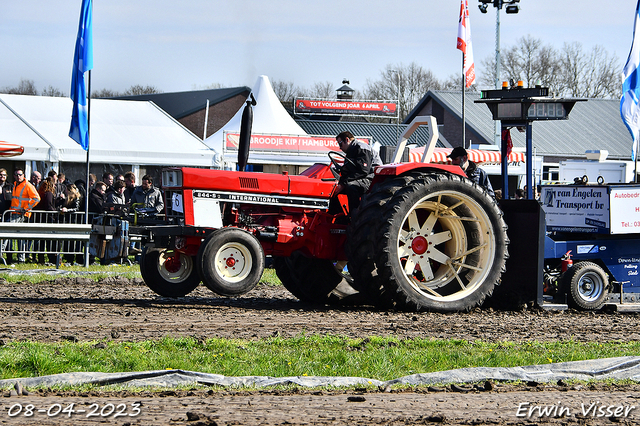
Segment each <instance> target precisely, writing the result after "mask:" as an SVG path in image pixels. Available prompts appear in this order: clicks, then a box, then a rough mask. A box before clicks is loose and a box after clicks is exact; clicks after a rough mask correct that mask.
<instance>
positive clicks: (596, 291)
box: [561, 262, 609, 311]
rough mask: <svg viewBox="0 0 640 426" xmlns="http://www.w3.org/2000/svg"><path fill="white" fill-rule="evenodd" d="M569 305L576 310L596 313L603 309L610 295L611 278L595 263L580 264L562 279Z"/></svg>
mask: <svg viewBox="0 0 640 426" xmlns="http://www.w3.org/2000/svg"><path fill="white" fill-rule="evenodd" d="M561 281H562V287H563V288H564V289H565V290H566V292H567V303H568V304H569V306H571V307H572V308H575V309H580V310H584V311H594V310H597V309H600V308H602V305H604V302H605V300H606V299H607V294H608V293H609V277H608V275H607V273H606V272H605V271H604V269H602V268H601V267H600V266H598V265H596V264H595V263H593V262H578V263H576V264H575V265H573V267H572V268H569V269H568V270H567V271H566V272H565V273H564V274H562V277H561Z"/></svg>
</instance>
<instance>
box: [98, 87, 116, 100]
mask: <svg viewBox="0 0 640 426" xmlns="http://www.w3.org/2000/svg"><path fill="white" fill-rule="evenodd" d="M116 96H120V93H118V92H116V91H113V90H110V89H101V90H94V91H93V93H92V94H91V97H92V98H94V99H100V98H115V97H116Z"/></svg>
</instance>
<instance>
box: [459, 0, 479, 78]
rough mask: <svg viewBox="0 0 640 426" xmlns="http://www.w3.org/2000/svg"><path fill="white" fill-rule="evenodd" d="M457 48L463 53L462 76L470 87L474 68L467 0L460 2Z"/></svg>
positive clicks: (474, 76) (474, 73) (474, 75)
mask: <svg viewBox="0 0 640 426" xmlns="http://www.w3.org/2000/svg"><path fill="white" fill-rule="evenodd" d="M458 49H460V50H461V51H462V54H463V55H464V77H465V82H466V87H471V85H472V84H473V82H474V81H476V69H475V65H474V63H473V50H472V49H471V25H470V24H469V5H468V4H467V0H462V1H461V2H460V20H459V22H458Z"/></svg>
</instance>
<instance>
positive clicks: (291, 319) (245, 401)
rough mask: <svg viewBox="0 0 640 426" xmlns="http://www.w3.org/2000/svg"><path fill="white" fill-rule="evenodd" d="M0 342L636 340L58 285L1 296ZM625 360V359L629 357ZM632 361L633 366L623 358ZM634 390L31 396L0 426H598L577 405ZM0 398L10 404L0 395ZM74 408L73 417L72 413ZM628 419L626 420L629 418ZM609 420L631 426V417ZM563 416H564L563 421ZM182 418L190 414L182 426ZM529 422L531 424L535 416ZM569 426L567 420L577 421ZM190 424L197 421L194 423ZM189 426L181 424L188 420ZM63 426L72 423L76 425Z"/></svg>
mask: <svg viewBox="0 0 640 426" xmlns="http://www.w3.org/2000/svg"><path fill="white" fill-rule="evenodd" d="M0 315H1V316H2V318H3V320H2V322H1V323H0V340H2V341H5V342H6V341H9V340H37V341H49V342H51V341H61V340H73V341H83V340H93V339H96V340H100V339H109V340H127V341H139V340H145V339H157V338H161V337H163V336H167V335H171V336H193V337H197V338H208V337H224V338H246V339H259V338H263V337H268V336H273V335H280V336H284V337H287V336H294V335H297V334H299V333H300V332H302V331H304V332H305V333H307V334H339V335H346V336H351V337H366V336H371V335H381V336H387V335H394V336H397V337H399V338H416V337H420V338H430V337H433V338H456V339H465V340H477V339H480V340H486V341H495V340H512V341H523V340H539V341H555V340H564V339H570V338H573V339H575V340H578V341H599V342H603V341H617V340H622V341H628V340H639V339H640V334H639V333H640V315H638V314H626V313H625V314H622V313H610V314H588V313H587V314H585V313H576V312H545V311H539V310H523V311H520V312H498V311H493V310H477V311H474V312H471V313H469V314H459V315H458V314H456V315H453V314H449V315H445V314H434V313H418V314H416V313H406V312H386V311H379V310H375V309H371V308H362V307H328V306H327V307H317V306H316V307H313V306H309V305H305V304H302V303H299V302H298V301H297V300H296V299H295V298H293V297H292V296H290V295H289V293H288V292H286V290H284V289H283V288H281V287H269V286H263V285H260V286H258V287H257V288H256V289H254V290H253V291H251V292H250V293H248V294H247V295H245V296H244V297H240V298H237V299H226V298H219V297H216V296H215V295H213V293H210V292H209V291H208V290H207V289H206V288H204V287H200V288H199V289H197V290H196V291H195V292H194V293H193V294H192V295H191V296H190V297H186V298H180V299H167V298H161V297H157V296H156V295H155V294H154V293H152V292H151V291H150V290H148V289H147V287H146V286H144V285H143V284H142V283H141V281H139V280H135V281H133V282H130V281H128V280H122V279H107V280H103V281H102V282H100V283H95V282H94V281H91V280H87V279H84V278H73V279H69V278H58V279H56V280H55V281H52V282H49V283H40V284H29V283H18V284H6V283H5V284H3V285H1V286H0ZM630 355H631V354H630ZM633 355H636V354H633ZM639 390H640V386H627V387H624V388H620V389H617V388H616V389H610V388H607V387H606V386H604V385H602V386H598V387H597V388H595V389H587V388H582V389H571V388H567V387H563V386H556V385H553V386H537V387H531V386H529V387H527V386H523V387H521V388H515V387H512V386H498V385H495V386H494V388H493V389H492V390H491V391H477V390H476V391H472V392H469V393H460V392H452V391H451V389H446V391H445V392H438V389H435V390H434V389H432V390H428V389H416V390H415V391H413V392H407V391H403V392H400V393H398V392H392V393H389V392H384V391H380V392H373V393H371V392H368V393H365V392H362V391H360V392H358V391H357V390H356V391H349V392H326V391H317V390H301V391H299V392H288V393H282V392H275V391H264V392H251V393H248V392H209V393H208V392H207V391H202V390H194V391H193V392H191V393H190V394H188V393H187V392H183V393H181V394H175V395H174V394H171V393H168V394H163V395H157V394H156V395H151V394H137V395H129V394H102V395H101V394H99V393H95V394H92V395H87V394H83V395H77V394H73V393H67V394H60V395H54V394H47V393H35V394H33V393H32V394H31V395H29V396H21V397H16V396H14V397H10V398H6V399H3V400H2V405H1V407H0V424H2V423H7V422H8V423H13V424H16V423H21V424H34V422H35V420H36V419H37V422H38V423H41V424H59V423H60V422H61V421H62V419H63V418H62V417H61V416H57V417H55V418H53V417H51V418H50V417H47V416H46V415H45V414H40V415H39V417H33V418H25V417H24V416H21V415H18V416H15V417H9V416H8V411H7V410H9V408H11V407H12V406H13V405H14V404H17V403H20V404H23V405H26V404H28V403H31V404H34V405H36V406H37V407H45V408H49V407H50V406H51V405H52V404H56V403H58V404H63V406H67V405H68V404H71V403H72V402H77V404H84V406H85V408H86V407H87V406H88V405H90V404H92V403H97V404H101V405H100V406H101V407H102V406H103V405H104V404H107V403H113V404H115V405H117V403H124V404H126V405H127V407H128V409H130V408H131V407H130V404H131V403H132V402H136V401H138V402H141V403H142V407H143V408H141V413H140V415H139V416H135V417H131V416H129V417H118V418H115V419H114V418H113V416H111V417H109V416H107V417H105V418H103V419H102V420H106V421H107V422H108V423H117V424H125V423H127V422H129V423H131V424H218V425H227V424H242V425H245V424H246V425H250V424H392V425H396V424H431V423H440V422H443V421H444V422H445V423H448V424H463V423H467V424H472V423H473V424H527V423H530V422H531V421H532V420H535V421H536V422H539V421H543V422H549V423H563V422H564V423H576V424H602V423H603V422H609V420H608V419H607V418H606V417H607V416H605V417H597V416H596V417H590V416H589V415H587V416H586V418H580V412H581V404H585V405H586V406H589V405H590V404H591V402H595V401H600V402H599V404H605V405H609V404H610V403H611V404H615V405H616V406H618V405H624V406H625V407H627V408H629V407H631V406H637V407H640V399H639V398H640V392H638V391H639ZM7 395H8V394H7ZM521 403H530V404H533V405H535V404H538V405H541V406H551V405H553V404H556V405H557V406H558V405H559V406H560V408H562V407H563V406H564V407H566V409H567V410H568V411H569V413H570V415H569V416H567V415H566V414H565V416H564V417H563V418H554V417H543V418H542V419H540V418H537V417H536V416H535V415H534V416H533V417H532V418H526V417H518V416H516V412H517V410H518V407H519V404H521ZM79 406H80V405H77V406H76V407H79ZM629 409H630V408H629ZM630 410H631V411H630V412H629V413H628V415H627V417H618V418H615V419H614V420H618V421H619V422H622V423H623V424H624V423H629V424H631V423H633V424H640V410H638V411H639V412H638V413H636V411H637V410H635V409H630ZM566 412H567V411H566V410H565V413H566ZM187 413H191V414H187ZM534 414H535V413H534ZM576 415H577V416H576ZM196 418H197V419H196ZM190 419H191V420H190ZM66 420H67V421H68V422H69V423H78V422H80V423H82V422H87V424H88V422H89V421H90V420H93V421H95V418H92V419H87V418H86V415H85V414H83V415H80V414H76V415H74V416H73V417H72V418H71V419H69V418H66Z"/></svg>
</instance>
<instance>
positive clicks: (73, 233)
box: [0, 210, 92, 265]
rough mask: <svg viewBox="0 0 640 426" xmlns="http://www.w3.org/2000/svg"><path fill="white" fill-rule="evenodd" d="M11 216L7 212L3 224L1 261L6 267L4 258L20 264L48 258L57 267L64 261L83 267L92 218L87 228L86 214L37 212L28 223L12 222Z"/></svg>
mask: <svg viewBox="0 0 640 426" xmlns="http://www.w3.org/2000/svg"><path fill="white" fill-rule="evenodd" d="M11 215H12V212H11V210H8V211H6V212H5V213H4V214H3V216H2V222H1V223H0V259H1V260H2V262H3V263H4V264H5V265H6V264H7V259H6V258H5V256H3V255H6V256H7V258H8V257H9V256H15V257H16V259H15V260H16V261H17V260H18V258H19V257H22V256H23V255H24V256H33V257H34V260H35V261H42V260H44V258H46V257H48V259H49V263H54V262H55V263H56V265H59V264H60V261H61V258H62V257H65V258H67V259H72V260H69V262H74V261H75V262H77V263H82V262H81V261H80V260H79V259H80V257H82V256H84V252H85V245H86V243H87V241H89V233H90V232H91V219H92V217H91V216H92V215H90V217H89V224H84V216H85V213H84V212H67V213H60V212H57V211H40V210H33V211H32V212H31V217H30V218H28V219H25V221H24V222H11ZM77 256H78V257H77ZM52 258H55V260H53V259H52Z"/></svg>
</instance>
